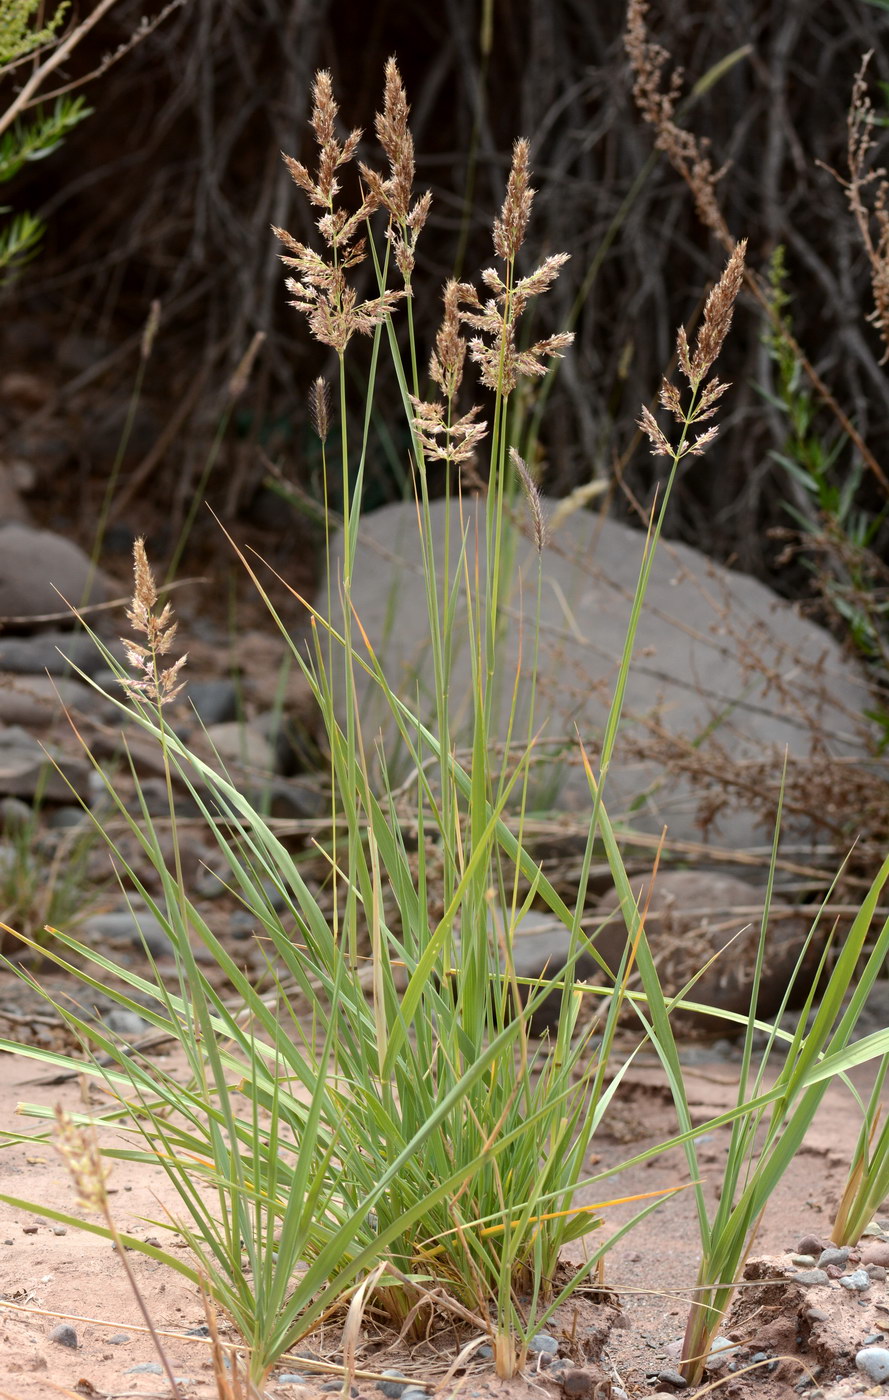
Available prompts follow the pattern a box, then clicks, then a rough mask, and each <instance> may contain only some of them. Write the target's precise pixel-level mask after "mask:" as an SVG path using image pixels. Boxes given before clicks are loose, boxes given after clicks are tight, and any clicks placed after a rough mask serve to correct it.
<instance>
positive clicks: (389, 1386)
mask: <svg viewBox="0 0 889 1400" xmlns="http://www.w3.org/2000/svg"><path fill="white" fill-rule="evenodd" d="M381 1374H382V1375H384V1376H392V1377H393V1379H392V1380H382V1381H377V1390H381V1391H382V1392H383V1394H384V1395H386V1396H388V1397H389V1400H400V1397H401V1395H402V1394H403V1393H404V1391H406V1390H407V1389H408V1387H409V1386H410V1385H411V1384H412V1382H411V1381H409V1380H407V1379H406V1378H405V1377H404V1376H402V1374H401V1372H400V1371H383V1372H382V1373H381Z"/></svg>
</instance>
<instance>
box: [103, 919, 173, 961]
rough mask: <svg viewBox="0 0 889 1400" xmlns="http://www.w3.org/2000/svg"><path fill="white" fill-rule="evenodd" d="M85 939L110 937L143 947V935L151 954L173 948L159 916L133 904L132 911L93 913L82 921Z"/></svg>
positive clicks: (160, 954) (156, 955)
mask: <svg viewBox="0 0 889 1400" xmlns="http://www.w3.org/2000/svg"><path fill="white" fill-rule="evenodd" d="M83 929H84V933H85V934H86V935H87V938H88V939H99V940H103V939H112V940H115V941H116V940H120V941H121V942H126V943H132V944H133V945H134V946H135V947H137V948H141V947H142V940H143V938H144V940H145V943H146V945H147V947H148V951H149V953H150V954H151V956H152V957H153V958H162V957H166V956H168V955H169V954H170V953H171V952H172V947H173V945H172V943H171V942H170V939H169V937H168V936H167V933H166V931H165V929H164V927H163V925H162V924H161V922H160V920H159V919H156V918H155V916H154V915H153V914H151V913H149V911H148V910H147V909H141V908H139V907H138V906H136V907H135V908H134V909H133V910H132V911H130V910H129V909H119V910H117V911H114V912H112V913H109V914H93V915H92V917H91V918H89V919H86V920H85V921H84V925H83Z"/></svg>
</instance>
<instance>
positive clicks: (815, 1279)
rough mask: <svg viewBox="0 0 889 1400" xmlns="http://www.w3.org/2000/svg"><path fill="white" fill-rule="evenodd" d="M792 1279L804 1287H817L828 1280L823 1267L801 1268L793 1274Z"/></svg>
mask: <svg viewBox="0 0 889 1400" xmlns="http://www.w3.org/2000/svg"><path fill="white" fill-rule="evenodd" d="M793 1281H794V1283H801V1284H802V1285H803V1287H804V1288H817V1287H818V1286H819V1285H822V1286H823V1285H824V1284H825V1283H829V1282H830V1280H829V1279H828V1277H827V1273H826V1271H825V1270H824V1269H801V1270H800V1272H799V1273H798V1274H794V1276H793Z"/></svg>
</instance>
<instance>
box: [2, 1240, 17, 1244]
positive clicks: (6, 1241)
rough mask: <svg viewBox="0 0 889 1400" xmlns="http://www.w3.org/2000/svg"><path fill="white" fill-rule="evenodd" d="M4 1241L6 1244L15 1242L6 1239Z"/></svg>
mask: <svg viewBox="0 0 889 1400" xmlns="http://www.w3.org/2000/svg"><path fill="white" fill-rule="evenodd" d="M3 1243H4V1244H13V1243H14V1241H13V1240H4V1241H3Z"/></svg>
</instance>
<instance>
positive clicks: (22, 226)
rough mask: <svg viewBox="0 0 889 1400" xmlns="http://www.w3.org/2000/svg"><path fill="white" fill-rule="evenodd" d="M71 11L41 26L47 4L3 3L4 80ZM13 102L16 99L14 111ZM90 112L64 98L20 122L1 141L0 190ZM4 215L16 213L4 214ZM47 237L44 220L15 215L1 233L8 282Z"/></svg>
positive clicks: (28, 0)
mask: <svg viewBox="0 0 889 1400" xmlns="http://www.w3.org/2000/svg"><path fill="white" fill-rule="evenodd" d="M68 9H69V5H68V3H67V0H63V3H62V4H60V5H59V6H58V7H57V8H56V10H55V12H54V13H53V15H52V16H51V17H50V19H49V20H48V21H47V22H46V23H44V24H43V25H42V26H39V25H35V24H34V17H35V15H37V14H38V13H40V14H41V15H42V11H43V6H42V2H41V0H0V78H3V77H8V76H9V74H10V73H11V72H12V71H13V70H15V69H16V68H17V66H18V63H19V62H20V61H21V60H22V59H24V58H26V57H27V55H29V54H33V53H36V52H38V51H39V50H40V49H42V48H45V47H46V45H48V44H50V43H52V41H53V39H54V38H55V35H56V32H57V30H58V28H59V26H60V24H61V23H62V20H63V19H64V17H65V14H66V13H67V11H68ZM13 100H14V99H13V97H12V95H10V96H9V98H8V99H7V106H8V107H9V106H11V104H12V102H13ZM90 111H91V109H90V108H89V107H87V106H86V104H85V102H84V100H83V98H82V97H68V96H61V97H58V98H56V101H55V103H54V104H53V106H52V107H51V108H49V109H48V110H47V109H43V108H40V107H38V108H37V109H36V110H35V112H34V114H33V115H32V116H31V117H30V118H29V119H28V120H27V121H17V122H15V123H14V124H13V125H12V126H11V127H9V128H8V129H7V130H5V131H4V132H3V133H2V135H0V184H4V183H6V182H7V181H9V180H12V179H13V178H14V176H16V175H17V174H18V173H19V171H20V170H21V169H22V167H23V166H24V165H26V164H28V163H29V162H32V161H36V160H43V159H45V158H46V157H47V156H50V155H52V153H53V152H54V151H55V150H57V149H58V147H59V145H60V144H61V142H62V140H63V139H64V137H65V136H66V135H67V134H68V132H70V131H71V130H73V128H74V127H75V126H77V125H78V124H79V123H80V122H82V121H83V120H84V118H85V117H88V116H89V115H90ZM10 115H11V112H10ZM0 213H3V214H9V213H10V210H9V209H8V208H3V209H0ZM44 233H45V227H44V225H43V223H42V222H41V220H40V219H38V218H36V217H35V216H34V215H33V214H29V213H26V212H19V213H15V214H14V215H13V217H12V218H11V219H9V220H8V221H7V222H6V223H5V224H4V225H3V226H2V227H0V272H3V271H5V273H6V279H7V280H9V279H10V278H12V277H13V276H14V275H15V274H16V273H18V272H20V271H21V269H22V268H23V267H24V266H25V265H26V264H27V263H28V262H30V261H31V259H32V258H33V257H35V256H36V254H37V252H38V251H39V247H40V243H41V241H42V239H43V235H44Z"/></svg>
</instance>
